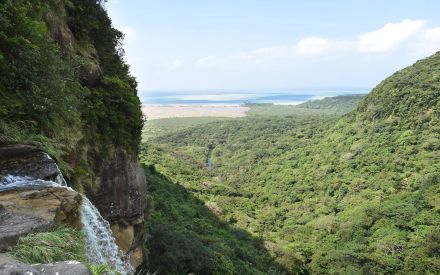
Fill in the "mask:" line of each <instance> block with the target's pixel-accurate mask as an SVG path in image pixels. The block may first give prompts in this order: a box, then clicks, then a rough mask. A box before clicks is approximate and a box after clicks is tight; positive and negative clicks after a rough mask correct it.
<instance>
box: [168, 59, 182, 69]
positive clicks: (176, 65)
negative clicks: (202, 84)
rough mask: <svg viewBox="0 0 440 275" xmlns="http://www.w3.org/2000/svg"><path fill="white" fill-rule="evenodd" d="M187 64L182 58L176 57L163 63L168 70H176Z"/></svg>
mask: <svg viewBox="0 0 440 275" xmlns="http://www.w3.org/2000/svg"><path fill="white" fill-rule="evenodd" d="M184 64H185V61H184V60H182V59H174V60H172V61H171V62H167V63H164V64H162V67H163V68H165V69H166V70H168V71H175V70H177V69H179V68H181V67H182V66H183V65H184Z"/></svg>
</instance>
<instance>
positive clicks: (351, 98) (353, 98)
mask: <svg viewBox="0 0 440 275" xmlns="http://www.w3.org/2000/svg"><path fill="white" fill-rule="evenodd" d="M364 97H365V95H363V94H360V95H340V96H334V97H325V98H323V99H315V100H310V101H307V102H304V103H301V104H299V105H297V106H298V107H300V108H307V109H335V110H336V109H348V110H350V111H351V110H353V109H354V108H356V106H357V104H358V103H359V101H361V99H362V98H364Z"/></svg>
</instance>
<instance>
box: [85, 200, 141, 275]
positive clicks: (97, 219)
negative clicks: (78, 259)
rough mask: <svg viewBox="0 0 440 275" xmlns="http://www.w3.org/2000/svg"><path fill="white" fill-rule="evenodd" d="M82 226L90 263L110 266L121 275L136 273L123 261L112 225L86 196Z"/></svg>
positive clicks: (127, 262)
mask: <svg viewBox="0 0 440 275" xmlns="http://www.w3.org/2000/svg"><path fill="white" fill-rule="evenodd" d="M81 224H82V226H83V231H84V233H85V236H86V247H87V256H88V260H89V261H90V262H92V263H97V264H108V265H109V266H111V267H114V269H115V271H117V272H118V273H121V274H132V273H133V272H134V268H133V267H132V266H131V265H130V264H129V261H128V260H123V256H124V255H123V253H122V251H121V250H120V249H119V247H118V246H117V245H116V242H115V238H114V237H113V234H112V231H111V229H110V224H109V223H108V221H106V220H105V219H104V218H103V217H102V216H101V214H99V211H98V209H96V207H95V206H93V204H92V203H91V202H90V201H89V200H88V199H87V198H86V197H84V196H83V202H82V205H81Z"/></svg>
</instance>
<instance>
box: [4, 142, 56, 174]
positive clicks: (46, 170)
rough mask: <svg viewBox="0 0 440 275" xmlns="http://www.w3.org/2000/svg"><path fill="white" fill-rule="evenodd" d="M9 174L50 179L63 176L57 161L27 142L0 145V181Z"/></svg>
mask: <svg viewBox="0 0 440 275" xmlns="http://www.w3.org/2000/svg"><path fill="white" fill-rule="evenodd" d="M8 175H13V176H27V177H31V178H34V179H42V180H49V181H56V180H58V178H59V177H61V176H62V175H61V173H60V170H59V169H58V166H57V164H56V162H55V161H54V160H53V159H52V158H51V157H49V155H48V154H46V153H45V152H43V151H42V150H41V149H39V148H37V147H35V146H32V145H25V144H14V145H7V146H0V182H2V181H3V180H5V178H6V176H8Z"/></svg>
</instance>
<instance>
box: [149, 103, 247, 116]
mask: <svg viewBox="0 0 440 275" xmlns="http://www.w3.org/2000/svg"><path fill="white" fill-rule="evenodd" d="M249 110H250V108H249V107H247V106H240V105H238V104H237V105H233V104H222V105H217V104H216V105H212V104H211V105H207V104H198V105H185V104H176V105H152V104H142V113H143V114H144V115H145V117H146V118H147V120H154V119H161V118H183V117H229V118H236V117H245V116H246V113H247V112H248V111H249Z"/></svg>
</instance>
